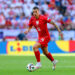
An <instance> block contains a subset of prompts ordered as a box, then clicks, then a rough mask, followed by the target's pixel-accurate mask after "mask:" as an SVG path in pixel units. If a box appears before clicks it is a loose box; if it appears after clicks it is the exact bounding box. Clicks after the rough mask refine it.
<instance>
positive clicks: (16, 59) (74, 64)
mask: <svg viewBox="0 0 75 75" xmlns="http://www.w3.org/2000/svg"><path fill="white" fill-rule="evenodd" d="M54 58H55V59H57V60H59V63H58V64H57V67H56V70H55V71H53V70H52V63H51V62H50V61H49V60H48V59H47V58H46V57H45V56H41V63H42V68H41V69H38V70H36V71H34V72H28V71H27V69H26V65H27V64H28V63H31V62H33V63H34V64H35V62H36V60H35V57H34V56H0V75H74V74H75V56H61V57H60V56H55V57H54Z"/></svg>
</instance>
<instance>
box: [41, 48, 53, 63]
mask: <svg viewBox="0 0 75 75" xmlns="http://www.w3.org/2000/svg"><path fill="white" fill-rule="evenodd" d="M41 49H42V51H43V54H44V55H45V56H46V57H47V58H48V59H49V60H51V62H53V61H54V58H53V56H52V54H51V53H50V52H48V47H41Z"/></svg>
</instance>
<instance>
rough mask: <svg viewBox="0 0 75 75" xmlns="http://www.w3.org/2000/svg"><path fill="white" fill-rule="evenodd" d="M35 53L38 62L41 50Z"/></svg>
mask: <svg viewBox="0 0 75 75" xmlns="http://www.w3.org/2000/svg"><path fill="white" fill-rule="evenodd" d="M34 54H35V57H36V60H37V62H40V52H39V50H38V51H34Z"/></svg>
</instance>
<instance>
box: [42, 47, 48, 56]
mask: <svg viewBox="0 0 75 75" xmlns="http://www.w3.org/2000/svg"><path fill="white" fill-rule="evenodd" d="M41 49H42V51H43V54H45V55H46V54H48V53H49V52H48V47H41Z"/></svg>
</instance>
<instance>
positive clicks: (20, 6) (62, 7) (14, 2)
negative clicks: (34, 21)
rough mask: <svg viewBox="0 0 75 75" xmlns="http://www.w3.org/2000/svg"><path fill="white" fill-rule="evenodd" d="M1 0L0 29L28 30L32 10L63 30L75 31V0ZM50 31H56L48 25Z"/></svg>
mask: <svg viewBox="0 0 75 75" xmlns="http://www.w3.org/2000/svg"><path fill="white" fill-rule="evenodd" d="M68 1H69V0H0V29H26V28H27V27H28V23H29V19H30V17H31V16H32V9H33V7H34V6H38V7H39V9H40V13H41V14H43V15H45V16H47V17H48V18H51V19H52V20H53V21H54V22H55V23H56V24H57V25H58V26H59V27H60V28H61V29H62V30H64V29H65V30H71V29H75V0H70V1H71V2H72V3H69V2H68ZM48 29H52V30H54V29H55V27H54V26H53V25H50V24H48Z"/></svg>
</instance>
